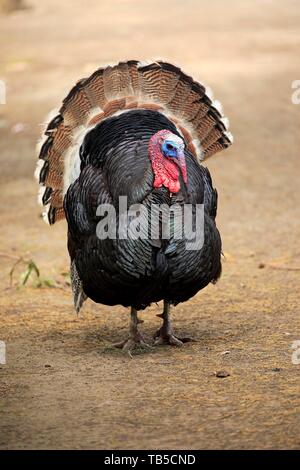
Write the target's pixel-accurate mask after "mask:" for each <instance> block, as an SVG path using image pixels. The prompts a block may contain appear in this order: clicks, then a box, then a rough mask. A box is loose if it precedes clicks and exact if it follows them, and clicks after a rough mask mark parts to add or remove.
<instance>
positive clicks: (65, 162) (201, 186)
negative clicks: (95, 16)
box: [37, 60, 232, 351]
mask: <svg viewBox="0 0 300 470" xmlns="http://www.w3.org/2000/svg"><path fill="white" fill-rule="evenodd" d="M227 125H228V124H227V119H226V118H224V117H223V116H222V110H221V105H220V103H219V102H217V101H212V99H211V96H210V93H209V90H208V89H207V88H205V87H204V86H203V85H201V84H199V83H197V82H195V81H193V79H192V78H191V77H189V76H187V75H186V74H184V73H183V72H182V71H181V70H180V69H179V68H178V67H176V66H174V65H172V64H169V63H166V62H160V61H158V62H153V63H142V62H138V61H135V60H131V61H128V62H120V63H119V64H118V65H115V66H107V67H104V68H100V69H98V70H97V71H96V72H94V73H93V74H92V75H91V76H90V77H89V78H85V79H82V80H80V81H79V82H78V83H77V84H76V85H75V86H74V87H73V88H72V89H71V91H70V93H69V94H68V96H67V97H66V98H65V99H64V100H63V104H62V107H61V108H60V110H59V112H58V113H57V114H56V115H55V116H54V117H53V118H52V119H51V120H50V123H49V124H48V125H47V127H46V130H45V133H44V138H43V141H42V144H41V147H40V151H39V161H38V166H37V177H38V180H39V183H40V185H41V188H40V193H39V199H40V202H41V203H42V205H44V206H45V209H46V210H45V213H44V217H45V220H46V221H47V222H49V223H50V224H54V223H55V222H56V221H58V220H60V219H63V218H65V217H66V219H67V222H68V250H69V254H70V258H71V281H72V290H73V297H74V304H75V308H76V310H77V312H78V311H79V310H80V308H81V306H82V303H83V302H84V300H85V299H86V298H87V297H89V298H90V299H92V300H93V301H95V302H98V303H102V304H106V305H117V304H121V305H123V306H124V307H131V324H130V335H129V339H126V340H125V341H124V342H122V343H120V344H119V345H118V346H119V347H123V348H124V349H125V350H128V351H130V350H131V349H133V348H134V347H135V346H136V345H137V344H140V345H145V343H144V340H143V337H142V335H141V334H140V333H139V331H138V328H137V326H138V323H139V322H140V320H139V319H138V317H137V311H139V310H143V309H145V308H146V307H147V306H148V305H150V304H151V303H152V302H158V301H160V300H163V301H164V310H163V313H162V314H161V315H159V316H161V317H162V318H163V324H162V327H161V328H160V329H159V330H158V331H157V332H156V333H155V335H154V338H155V344H171V345H177V346H179V345H181V344H182V342H185V341H187V340H188V339H189V338H179V337H178V336H175V334H174V332H173V329H172V326H171V321H170V316H169V309H170V305H172V304H173V305H176V304H178V303H179V302H184V301H187V300H188V299H189V298H191V297H192V296H194V295H195V294H196V293H197V292H198V291H199V290H200V289H203V288H204V287H205V286H206V285H207V284H208V283H210V282H216V281H217V279H218V278H219V276H220V274H221V239H220V235H219V232H218V230H217V228H216V223H215V217H216V210H217V191H216V190H215V189H214V188H213V186H212V181H211V177H210V174H209V171H208V170H207V168H205V167H203V166H201V164H200V162H201V160H204V159H206V158H208V157H210V156H211V155H213V154H214V153H216V152H218V151H220V150H222V149H224V148H226V147H228V146H229V145H230V144H231V142H232V137H231V134H230V133H229V132H228V131H227ZM120 196H122V197H125V196H126V197H127V202H126V204H127V205H126V210H127V209H128V208H129V207H131V205H133V204H138V205H139V207H143V208H144V209H145V211H143V214H144V215H145V214H146V217H147V216H150V208H151V207H152V205H158V206H159V205H161V204H165V205H166V206H167V207H169V208H170V209H172V208H173V207H174V206H176V208H178V207H179V208H184V207H185V205H187V204H189V205H190V207H192V210H193V211H194V212H193V214H194V213H195V208H196V207H197V204H199V205H201V204H203V205H204V238H203V246H202V248H201V247H200V249H192V250H189V249H187V238H186V237H185V235H183V236H182V237H181V238H180V237H179V238H178V237H175V235H174V231H173V232H172V233H171V232H170V234H169V236H167V237H163V236H162V226H163V224H164V223H166V221H164V219H163V216H162V214H161V213H160V214H159V217H158V218H157V220H156V222H155V223H156V224H158V225H159V228H158V232H155V233H158V235H157V236H153V235H152V232H151V233H150V234H149V232H148V231H147V234H146V236H145V237H139V238H138V237H136V238H135V237H133V236H131V234H130V233H128V234H127V237H121V236H120V233H119V232H118V230H119V227H120V221H121V218H122V217H123V216H124V213H126V210H125V211H124V208H123V210H121V209H120V208H119V205H118V204H119V201H120V198H119V197H120ZM103 205H104V206H103ZM108 205H111V206H112V207H113V208H115V214H116V219H115V221H114V222H115V224H116V225H117V229H116V233H117V234H118V236H116V237H111V236H109V235H107V238H105V237H103V236H102V237H99V236H98V235H99V234H98V233H97V232H98V226H99V222H101V221H103V220H104V219H105V216H107V212H105V214H104V213H99V212H98V208H99V207H101V206H103V207H106V206H108ZM164 207H165V206H164ZM176 214H177V215H176ZM178 214H179V215H178ZM181 216H182V213H181V212H180V211H179V212H178V211H177V213H176V211H175V212H174V215H173V216H172V217H173V219H172V220H173V222H172V223H173V225H172V223H171V225H172V227H173V229H174V227H175V226H176V218H177V217H181ZM174 220H175V222H174ZM145 221H146V219H145V218H144V222H145ZM153 223H154V222H153ZM180 223H181V222H180ZM143 228H144V224H143V223H141V224H140V226H139V229H140V230H141V231H143ZM156 228H157V227H156ZM147 230H148V228H147Z"/></svg>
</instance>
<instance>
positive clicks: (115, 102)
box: [36, 60, 232, 224]
mask: <svg viewBox="0 0 300 470" xmlns="http://www.w3.org/2000/svg"><path fill="white" fill-rule="evenodd" d="M133 108H144V109H154V110H158V111H160V112H162V113H164V114H166V115H167V116H168V118H169V119H170V120H172V121H173V122H174V123H175V125H176V127H177V128H178V130H179V131H180V132H181V133H182V135H183V137H184V139H185V141H186V144H187V146H188V148H189V150H190V151H191V152H192V153H193V154H194V155H195V157H196V158H198V159H199V160H205V159H206V158H208V157H210V156H211V155H213V154H214V153H216V152H219V151H220V150H222V149H224V148H227V147H228V146H229V145H230V144H231V143H232V136H231V134H230V133H229V132H228V120H227V119H226V118H224V116H223V115H222V108H221V105H220V103H219V102H218V101H213V100H212V97H211V93H210V90H209V89H207V88H205V87H204V86H203V85H201V84H199V83H197V82H195V81H194V80H193V79H192V78H191V77H189V76H188V75H186V74H185V73H184V72H182V70H181V69H180V68H178V67H176V66H174V65H172V64H169V63H167V62H161V61H157V62H152V63H149V64H145V63H143V62H138V61H136V60H130V61H127V62H120V63H119V64H117V65H115V66H107V67H104V68H100V69H98V70H96V71H95V72H94V73H93V74H92V75H91V76H90V77H88V78H84V79H82V80H80V81H79V82H77V84H76V85H75V86H74V87H73V88H72V89H71V91H70V93H69V94H68V95H67V97H66V98H65V99H64V100H63V104H62V106H61V108H60V110H59V112H58V113H57V114H56V115H55V116H54V117H53V118H52V119H51V120H50V122H49V124H48V125H47V127H46V130H45V132H44V136H43V140H42V143H41V146H40V149H39V161H38V166H37V170H36V176H37V178H38V181H39V183H40V185H41V189H40V193H39V201H40V203H41V204H42V205H43V206H45V213H44V216H45V220H46V221H47V222H49V223H50V224H54V223H55V222H56V221H58V220H60V219H63V218H64V217H65V214H64V209H63V198H64V195H65V193H66V191H67V189H68V187H69V185H70V184H71V183H72V182H73V181H75V179H76V178H77V177H78V176H79V173H80V157H79V149H80V145H81V143H82V141H83V138H84V136H85V134H86V133H87V132H88V131H89V130H90V129H91V128H93V127H94V126H95V125H96V124H98V123H99V122H101V121H102V120H104V119H106V118H108V117H110V116H112V115H114V114H117V113H121V112H124V111H128V110H130V109H133Z"/></svg>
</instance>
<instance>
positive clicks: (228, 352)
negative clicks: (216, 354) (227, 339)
mask: <svg viewBox="0 0 300 470" xmlns="http://www.w3.org/2000/svg"><path fill="white" fill-rule="evenodd" d="M226 354H230V351H223V352H221V354H220V355H221V356H225V355H226Z"/></svg>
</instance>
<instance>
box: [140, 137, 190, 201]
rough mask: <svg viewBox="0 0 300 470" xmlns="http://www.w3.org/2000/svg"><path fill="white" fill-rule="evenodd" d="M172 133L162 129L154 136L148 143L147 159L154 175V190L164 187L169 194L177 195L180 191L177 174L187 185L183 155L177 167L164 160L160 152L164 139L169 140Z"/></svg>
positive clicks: (172, 162) (166, 159)
mask: <svg viewBox="0 0 300 470" xmlns="http://www.w3.org/2000/svg"><path fill="white" fill-rule="evenodd" d="M171 137H172V133H171V132H170V131H168V130H166V129H163V130H161V131H159V132H157V133H156V134H154V135H153V136H152V137H151V139H150V142H149V157H150V160H151V164H152V170H153V173H154V182H153V187H154V188H160V187H161V186H164V187H165V188H167V189H169V191H170V192H171V193H178V192H179V191H180V181H179V174H180V170H181V173H182V179H183V181H184V182H185V183H187V172H186V163H185V158H184V155H182V156H180V158H179V159H178V165H179V166H180V170H179V167H178V165H177V163H175V162H174V161H172V160H170V159H169V158H166V157H165V156H164V155H163V154H162V151H161V143H162V141H163V140H164V139H165V138H169V139H170V138H171ZM176 137H177V136H176Z"/></svg>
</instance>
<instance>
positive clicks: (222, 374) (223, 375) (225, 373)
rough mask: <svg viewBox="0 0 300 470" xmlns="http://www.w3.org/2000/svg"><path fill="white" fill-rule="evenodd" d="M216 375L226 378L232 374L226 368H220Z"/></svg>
mask: <svg viewBox="0 0 300 470" xmlns="http://www.w3.org/2000/svg"><path fill="white" fill-rule="evenodd" d="M215 375H216V377H218V378H220V379H224V378H225V377H229V376H230V374H229V372H227V371H226V370H218V372H216V373H215Z"/></svg>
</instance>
